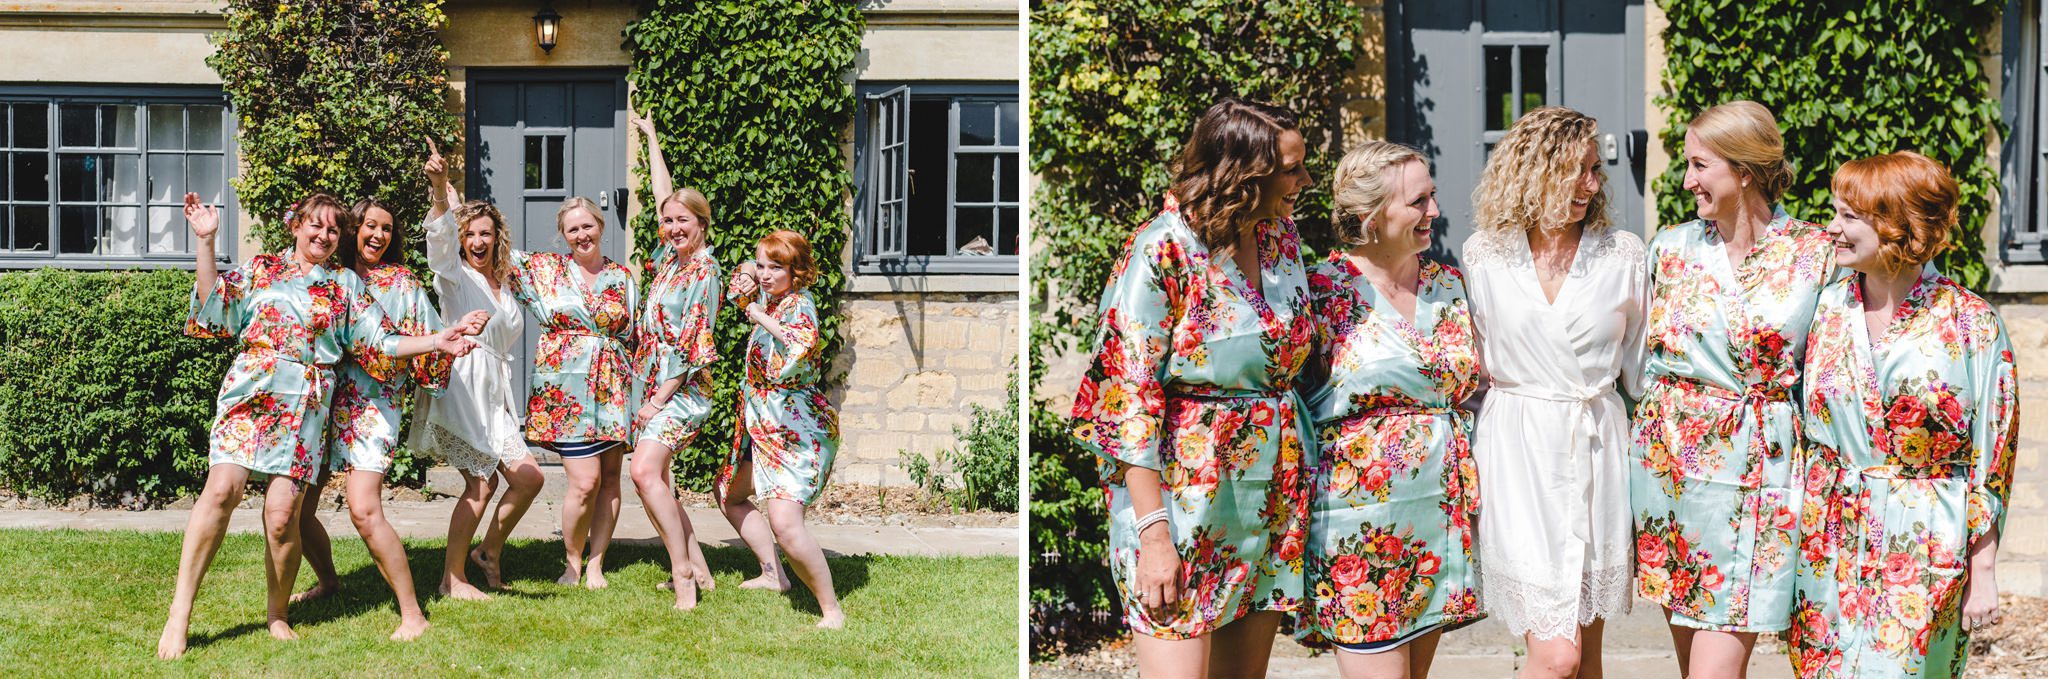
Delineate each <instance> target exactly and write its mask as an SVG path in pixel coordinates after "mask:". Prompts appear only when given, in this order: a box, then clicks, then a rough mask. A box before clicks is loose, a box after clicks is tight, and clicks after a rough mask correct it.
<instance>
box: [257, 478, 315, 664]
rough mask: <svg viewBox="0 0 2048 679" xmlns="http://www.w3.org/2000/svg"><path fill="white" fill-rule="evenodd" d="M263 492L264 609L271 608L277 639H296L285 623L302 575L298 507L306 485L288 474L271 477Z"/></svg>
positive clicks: (287, 623) (273, 631)
mask: <svg viewBox="0 0 2048 679" xmlns="http://www.w3.org/2000/svg"><path fill="white" fill-rule="evenodd" d="M266 485H267V488H266V489H265V490H264V492H263V541H264V542H265V543H266V546H267V547H268V548H269V549H268V550H267V551H265V552H264V556H265V557H266V558H265V559H264V573H263V575H264V580H265V584H266V587H265V590H266V591H265V594H266V596H265V597H264V598H265V604H266V606H265V608H266V609H267V611H268V620H267V621H266V624H268V625H269V627H270V636H271V637H272V638H276V639H285V640H290V639H297V638H299V635H298V634H297V633H296V632H293V631H292V626H291V623H289V622H286V618H287V614H288V613H289V612H290V611H289V610H288V607H289V606H290V605H291V597H292V586H293V585H294V584H296V582H294V581H296V580H297V579H298V576H299V507H301V506H302V505H303V503H302V502H301V499H302V496H303V495H304V493H303V490H304V488H305V486H303V485H302V484H300V483H299V481H298V480H297V479H294V478H292V477H289V476H282V475H280V476H272V477H270V481H269V482H268V483H267V484H266Z"/></svg>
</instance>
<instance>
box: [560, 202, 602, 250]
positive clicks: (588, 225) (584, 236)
mask: <svg viewBox="0 0 2048 679" xmlns="http://www.w3.org/2000/svg"><path fill="white" fill-rule="evenodd" d="M561 227H562V240H565V241H568V242H569V254H572V255H576V256H578V257H589V256H594V255H597V248H598V246H600V245H603V244H604V222H600V221H597V215H593V214H590V211H589V210H584V209H581V208H577V209H573V210H570V211H568V212H564V213H562V217H561Z"/></svg>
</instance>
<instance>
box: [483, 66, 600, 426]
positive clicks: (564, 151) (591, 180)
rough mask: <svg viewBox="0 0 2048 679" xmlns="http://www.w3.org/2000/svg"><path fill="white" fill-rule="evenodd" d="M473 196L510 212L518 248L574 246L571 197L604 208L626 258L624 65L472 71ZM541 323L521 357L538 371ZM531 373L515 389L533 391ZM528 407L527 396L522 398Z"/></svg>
mask: <svg viewBox="0 0 2048 679" xmlns="http://www.w3.org/2000/svg"><path fill="white" fill-rule="evenodd" d="M468 101H469V105H468V110H469V116H468V120H469V135H468V136H469V148H468V158H469V170H468V190H469V197H471V198H481V199H484V200H489V201H491V202H492V203H493V204H495V205H497V206H498V210H499V211H501V212H504V213H505V221H506V225H505V226H506V228H507V230H509V231H510V232H511V236H512V242H513V244H514V245H516V246H517V247H519V248H520V249H523V250H529V251H534V252H568V251H569V246H568V243H567V242H566V241H564V240H563V239H562V235H561V232H560V231H558V230H556V228H555V211H556V210H557V209H559V208H561V206H562V202H563V201H565V200H567V199H568V198H569V197H570V196H583V197H585V198H589V199H590V200H592V201H595V202H596V203H597V204H598V207H599V209H600V210H601V211H602V212H604V215H603V216H604V223H605V228H604V246H603V248H602V249H603V250H604V253H605V255H606V256H608V257H611V258H612V259H614V260H617V261H619V262H620V263H624V262H625V261H626V252H627V250H628V248H629V247H630V246H631V245H632V244H631V243H630V242H628V241H629V240H630V239H628V238H627V237H626V235H627V234H626V231H625V225H626V81H625V75H624V74H623V73H621V72H618V71H538V70H526V69H519V70H509V69H508V70H485V69H470V71H469V90H468ZM539 338H540V324H539V323H538V322H536V321H535V319H533V318H531V317H528V318H527V322H526V337H525V338H524V339H523V340H521V341H520V345H519V348H518V354H519V357H518V358H517V359H516V360H517V361H519V362H520V363H521V364H523V365H527V366H529V370H530V369H531V365H532V361H531V358H530V357H531V356H532V351H533V346H534V343H535V342H536V341H538V340H539ZM525 372H526V371H518V372H516V373H515V374H516V377H515V378H514V379H515V381H517V382H518V384H517V385H515V389H516V390H517V392H516V393H521V394H523V393H526V379H527V375H526V374H525ZM521 404H522V405H523V404H524V400H523V399H522V400H521Z"/></svg>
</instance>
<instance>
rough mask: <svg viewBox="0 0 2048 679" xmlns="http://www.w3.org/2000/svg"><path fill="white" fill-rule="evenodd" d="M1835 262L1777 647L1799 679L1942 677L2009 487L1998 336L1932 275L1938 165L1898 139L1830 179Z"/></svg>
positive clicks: (1811, 349)
mask: <svg viewBox="0 0 2048 679" xmlns="http://www.w3.org/2000/svg"><path fill="white" fill-rule="evenodd" d="M1834 194H1835V195H1834V207H1835V219H1834V221H1832V222H1829V223H1828V227H1827V233H1828V234H1829V235H1830V236H1832V237H1833V245H1834V252H1835V261H1836V262H1837V263H1839V264H1840V265H1841V266H1843V267H1846V268H1849V269H1851V270H1853V273H1850V274H1849V275H1845V276H1842V277H1841V278H1840V279H1838V280H1836V281H1835V282H1833V283H1830V284H1828V286H1827V287H1826V288H1824V289H1822V290H1821V293H1820V310H1819V312H1818V313H1817V314H1816V315H1815V318H1814V321H1813V330H1812V331H1811V332H1810V333H1808V335H1807V350H1806V356H1807V363H1806V379H1805V381H1804V382H1803V383H1802V385H1801V387H1802V388H1801V403H1802V404H1803V405H1804V406H1805V409H1806V415H1805V423H1806V441H1807V445H1806V446H1804V447H1803V448H1802V455H1803V459H1802V460H1800V462H1801V465H1800V468H1802V469H1804V470H1805V479H1804V482H1805V487H1804V488H1803V491H1804V492H1803V493H1802V495H1803V496H1804V497H1805V506H1804V507H1803V508H1802V510H1801V512H1800V528H1801V530H1802V531H1803V532H1804V533H1805V535H1806V537H1805V539H1804V540H1802V541H1801V542H1800V551H1799V572H1798V575H1797V576H1796V577H1795V580H1796V582H1797V595H1796V597H1795V598H1794V600H1793V614H1792V633H1791V635H1790V637H1791V638H1790V642H1791V645H1792V649H1791V652H1790V653H1788V655H1790V656H1791V658H1792V667H1793V668H1794V670H1796V671H1797V672H1798V674H1799V676H1800V677H1804V678H1807V679H1823V678H1830V679H1831V678H1833V677H1877V678H1881V679H1898V678H1902V677H1956V676H1961V675H1962V674H1963V665H1964V663H1965V661H1967V660H1968V659H1969V648H1970V644H1969V640H1970V631H1971V630H1974V629H1976V628H1978V627H1981V626H1983V625H1986V624H1990V623H1992V622H1994V621H1996V620H1997V618H1998V585H1997V583H1996V582H1995V581H1994V580H1993V567H1994V564H1995V563H1996V557H1997V554H1998V536H1999V533H2000V531H2001V528H2002V527H2003V524H2004V523H2005V502H2006V500H2007V498H2008V497H2009V496H2010V495H2011V494H2012V468H2013V457H2014V456H2015V454H2016V453H2017V452H2018V451H2017V446H2016V444H2015V441H2016V440H2017V439H2016V437H2015V436H2014V428H2015V426H2016V423H2017V415H2016V414H2015V407H2016V403H2017V402H2018V396H2017V393H2016V390H2017V387H2016V386H2015V385H2016V384H2017V382H2016V380H2017V375H2016V374H2015V371H2014V367H2013V356H2012V342H2011V340H2010V339H2008V338H2007V336H2006V334H2005V325H2004V323H2003V322H2002V321H2001V320H1999V318H1998V312H1997V311H1996V310H1994V309H1993V308H1992V307H1991V305H1990V304H1988V303H1986V302H1985V301H1984V298H1982V297H1978V296H1977V295H1976V294H1974V293H1971V292H1970V291H1969V290H1967V289H1965V288H1964V287H1963V286H1962V285H1961V284H1959V283H1957V282H1955V281H1954V280H1952V279H1950V278H1948V277H1947V276H1943V275H1941V274H1940V273H1938V272H1936V271H1935V270H1934V267H1933V266H1932V264H1931V262H1932V261H1933V259H1934V256H1935V255H1937V254H1939V253H1940V252H1941V251H1942V249H1944V248H1945V247H1947V245H1948V240H1949V232H1950V231H1951V230H1953V229H1954V228H1955V224H1956V201H1957V198H1958V190H1957V187H1956V182H1955V179H1953V178H1951V177H1950V176H1949V171H1948V168H1945V167H1942V165H1941V164H1940V163H1937V162H1935V161H1934V160H1933V159H1930V158H1928V157H1926V156H1923V155H1920V154H1918V153H1913V152H1911V151H1902V152H1898V153H1887V154H1885V155H1881V156H1874V157H1870V158H1864V159H1862V160H1852V161H1849V162H1848V163H1846V164H1844V165H1842V169H1840V170H1838V171H1836V172H1835V177H1834Z"/></svg>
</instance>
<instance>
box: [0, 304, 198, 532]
mask: <svg viewBox="0 0 2048 679" xmlns="http://www.w3.org/2000/svg"><path fill="white" fill-rule="evenodd" d="M191 296H192V274H190V273H187V272H183V271H151V272H146V273H143V272H119V273H116V272H77V271H63V270H59V269H41V270H38V271H29V272H20V273H10V274H7V275H4V276H0V485H4V486H6V487H7V488H9V489H12V490H14V491H15V492H18V493H22V494H26V495H31V496H35V497H39V498H43V499H46V500H50V501H63V500H67V499H69V498H72V497H74V496H78V495H88V496H91V497H92V498H94V499H95V500H98V501H101V502H114V501H120V500H124V499H127V500H130V501H133V502H138V503H142V504H154V503H158V502H163V501H167V500H170V499H174V498H176V497H177V496H179V495H180V494H182V493H184V492H188V491H192V490H196V489H197V488H198V484H199V480H200V478H201V476H202V475H204V474H205V473H206V449H207V427H208V425H209V424H210V423H211V422H212V420H213V399H214V395H215V394H217V393H218V392H219V391H220V383H221V378H222V376H224V375H225V374H226V373H227V367H228V363H229V362H230V361H231V360H232V359H233V357H234V353H233V352H232V351H226V350H223V349H222V344H221V343H220V342H216V341H212V340H201V339H193V338H190V337H186V336H185V335H184V329H185V312H186V307H187V300H189V299H190V298H191Z"/></svg>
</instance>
